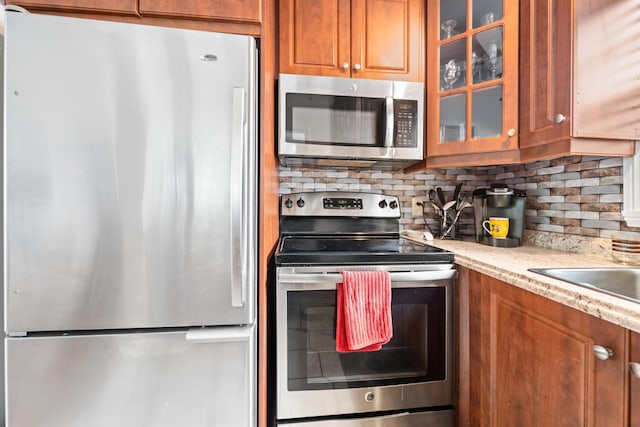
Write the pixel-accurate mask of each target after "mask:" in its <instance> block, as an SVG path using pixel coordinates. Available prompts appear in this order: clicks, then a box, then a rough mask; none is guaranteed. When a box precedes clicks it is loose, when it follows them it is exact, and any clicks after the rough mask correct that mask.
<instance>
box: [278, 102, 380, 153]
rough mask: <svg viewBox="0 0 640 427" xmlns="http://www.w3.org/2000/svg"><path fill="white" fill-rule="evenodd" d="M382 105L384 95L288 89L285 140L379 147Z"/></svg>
mask: <svg viewBox="0 0 640 427" xmlns="http://www.w3.org/2000/svg"><path fill="white" fill-rule="evenodd" d="M384 109H385V99H384V98H362V97H351V96H333V95H311V94H303V93H288V94H287V95H286V111H287V113H286V114H287V115H286V136H285V137H286V141H287V142H291V143H298V144H323V145H362V146H380V147H381V146H382V145H383V143H384V126H385V124H384Z"/></svg>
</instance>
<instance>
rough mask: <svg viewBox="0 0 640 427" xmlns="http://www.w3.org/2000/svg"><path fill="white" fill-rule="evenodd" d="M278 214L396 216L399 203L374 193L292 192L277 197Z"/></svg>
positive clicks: (398, 210) (390, 197)
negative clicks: (278, 200)
mask: <svg viewBox="0 0 640 427" xmlns="http://www.w3.org/2000/svg"><path fill="white" fill-rule="evenodd" d="M280 215H281V216H350V217H372V218H400V202H399V200H398V197H396V196H388V195H384V194H374V193H347V192H338V191H328V192H315V193H292V194H283V195H282V196H280Z"/></svg>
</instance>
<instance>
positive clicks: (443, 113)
mask: <svg viewBox="0 0 640 427" xmlns="http://www.w3.org/2000/svg"><path fill="white" fill-rule="evenodd" d="M427 5H428V6H427V7H428V8H429V10H428V14H427V43H428V44H427V49H428V54H427V58H428V63H427V126H426V127H425V128H426V140H427V144H426V145H427V161H426V166H427V167H430V166H434V167H444V166H461V165H465V164H474V165H480V164H498V163H513V162H515V161H517V160H518V2H517V1H512V0H436V1H432V2H428V3H427Z"/></svg>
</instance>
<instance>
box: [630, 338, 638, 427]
mask: <svg viewBox="0 0 640 427" xmlns="http://www.w3.org/2000/svg"><path fill="white" fill-rule="evenodd" d="M629 363H630V364H633V365H629V375H630V376H631V378H630V380H629V425H630V426H640V334H638V333H635V332H632V333H631V340H630V346H629Z"/></svg>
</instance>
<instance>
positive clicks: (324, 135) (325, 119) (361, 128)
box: [278, 74, 424, 169]
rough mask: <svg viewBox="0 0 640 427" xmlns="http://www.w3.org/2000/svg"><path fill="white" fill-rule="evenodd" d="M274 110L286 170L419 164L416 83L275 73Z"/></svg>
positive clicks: (420, 95)
mask: <svg viewBox="0 0 640 427" xmlns="http://www.w3.org/2000/svg"><path fill="white" fill-rule="evenodd" d="M278 108H279V118H278V124H279V126H278V132H279V136H278V155H279V157H280V161H281V162H282V163H283V164H285V165H287V166H298V165H308V164H311V165H316V166H353V167H359V166H362V167H369V168H380V169H399V168H403V167H406V166H409V165H411V164H413V163H416V162H417V161H419V160H422V159H423V156H424V141H423V116H424V85H423V84H422V83H416V82H400V81H384V80H367V79H353V78H344V77H320V76H303V75H292V74H280V76H279V107H278Z"/></svg>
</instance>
